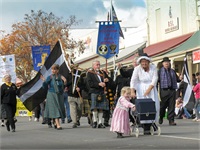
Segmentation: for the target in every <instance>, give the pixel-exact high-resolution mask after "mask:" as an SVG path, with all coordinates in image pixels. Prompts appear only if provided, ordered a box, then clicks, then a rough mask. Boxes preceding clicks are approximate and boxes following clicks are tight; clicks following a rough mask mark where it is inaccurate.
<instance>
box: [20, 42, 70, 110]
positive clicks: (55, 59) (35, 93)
mask: <svg viewBox="0 0 200 150" xmlns="http://www.w3.org/2000/svg"><path fill="white" fill-rule="evenodd" d="M53 64H58V65H59V66H60V69H59V73H60V74H61V75H63V76H64V77H65V78H66V77H67V75H68V74H69V72H70V71H71V70H70V67H69V66H68V64H67V63H66V60H65V58H64V53H63V50H62V46H61V44H60V41H58V42H57V43H56V45H55V46H54V48H53V50H52V51H51V53H50V55H49V56H48V58H47V60H46V61H45V63H44V65H43V66H42V68H41V70H39V72H38V73H37V74H36V76H35V77H34V78H33V79H32V80H30V81H29V82H27V83H26V84H24V85H23V86H22V87H21V88H20V89H19V94H18V96H19V98H20V100H21V101H22V102H23V104H24V106H25V107H26V108H27V109H28V110H29V111H32V110H33V109H34V108H35V107H37V106H38V105H39V104H40V103H41V102H43V101H44V100H45V99H46V94H47V89H44V88H42V84H43V81H42V80H41V79H40V76H41V75H43V76H44V77H45V78H47V77H48V76H49V75H51V66H52V65H53Z"/></svg>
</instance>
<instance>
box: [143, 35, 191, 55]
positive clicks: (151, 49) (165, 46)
mask: <svg viewBox="0 0 200 150" xmlns="http://www.w3.org/2000/svg"><path fill="white" fill-rule="evenodd" d="M193 34H194V32H192V33H189V34H185V35H182V36H179V37H176V38H172V39H169V40H166V41H163V42H159V43H156V44H152V45H149V46H148V47H146V48H145V49H144V52H145V53H147V54H148V55H149V56H151V57H152V56H155V55H158V54H162V53H164V52H166V51H168V50H170V49H172V48H175V47H177V46H178V45H180V44H181V43H183V42H185V41H186V40H187V39H188V38H190V37H191V36H192V35H193Z"/></svg>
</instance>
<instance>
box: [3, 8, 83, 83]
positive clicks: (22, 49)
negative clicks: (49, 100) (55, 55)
mask: <svg viewBox="0 0 200 150" xmlns="http://www.w3.org/2000/svg"><path fill="white" fill-rule="evenodd" d="M79 23H80V21H76V17H75V16H70V17H69V19H67V20H66V21H63V18H62V17H61V18H59V17H56V16H55V15H54V14H53V13H52V12H51V13H49V14H48V13H46V12H44V11H42V10H39V11H37V12H35V11H33V10H31V13H30V15H28V14H25V17H24V21H23V22H19V23H16V24H13V25H12V33H11V34H7V35H5V36H4V37H3V38H2V39H1V40H0V53H1V54H2V55H8V54H15V58H16V74H17V76H18V77H19V78H20V79H22V80H23V81H24V82H27V81H29V80H30V79H31V76H30V73H31V70H32V69H33V64H32V61H30V60H32V56H31V46H36V45H51V48H53V46H54V45H55V43H56V42H57V41H58V39H60V40H61V43H62V47H63V49H74V48H77V47H79V48H80V50H81V51H82V50H83V49H84V46H83V44H82V42H80V41H75V40H73V39H70V37H69V32H68V31H69V29H70V27H71V26H72V25H78V24H79ZM2 33H3V31H0V34H2Z"/></svg>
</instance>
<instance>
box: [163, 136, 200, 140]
mask: <svg viewBox="0 0 200 150" xmlns="http://www.w3.org/2000/svg"><path fill="white" fill-rule="evenodd" d="M160 136H161V137H170V138H175V139H184V140H195V141H200V139H198V138H189V137H179V136H168V135H160Z"/></svg>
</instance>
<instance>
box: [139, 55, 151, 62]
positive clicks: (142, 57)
mask: <svg viewBox="0 0 200 150" xmlns="http://www.w3.org/2000/svg"><path fill="white" fill-rule="evenodd" d="M142 59H146V60H148V61H149V62H151V58H149V56H148V55H147V53H143V54H142V55H141V56H140V57H139V58H138V59H137V63H138V64H139V63H140V61H141V60H142Z"/></svg>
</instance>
